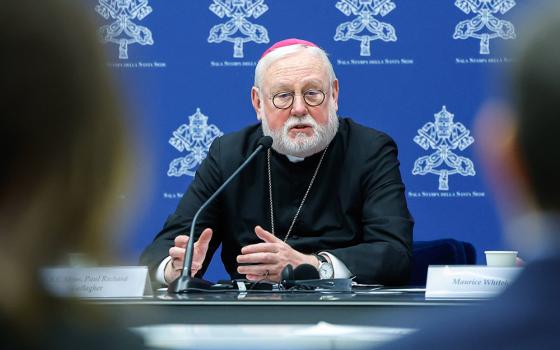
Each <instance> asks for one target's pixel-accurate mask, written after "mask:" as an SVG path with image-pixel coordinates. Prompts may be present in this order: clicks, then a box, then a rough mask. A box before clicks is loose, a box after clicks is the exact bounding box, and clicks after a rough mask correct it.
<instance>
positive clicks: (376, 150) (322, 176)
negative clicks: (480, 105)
mask: <svg viewBox="0 0 560 350" xmlns="http://www.w3.org/2000/svg"><path fill="white" fill-rule="evenodd" d="M262 136H263V133H262V129H261V126H260V125H253V126H250V127H247V128H245V129H243V130H241V131H239V132H236V133H232V134H228V135H225V136H222V137H220V138H217V139H216V140H215V141H214V142H213V143H212V146H211V147H210V150H209V153H208V156H207V158H206V159H205V160H204V161H203V162H202V164H201V165H200V167H199V169H198V171H197V173H196V176H195V178H194V180H193V181H192V183H191V185H190V186H189V189H188V190H187V192H186V193H185V195H184V196H183V198H182V199H181V201H180V203H179V206H178V207H177V210H176V211H175V213H174V214H172V215H170V216H169V217H168V219H167V221H166V222H165V225H164V227H163V229H162V230H161V232H160V233H159V234H158V235H157V236H156V238H155V239H154V241H153V242H152V243H151V244H150V245H149V246H148V247H147V248H146V250H145V251H144V252H143V254H142V257H141V263H142V264H145V265H148V266H149V267H150V269H151V271H152V273H153V272H154V271H155V270H156V269H157V266H158V265H159V264H160V263H161V261H162V260H163V259H164V258H165V257H166V256H167V255H168V251H169V248H170V247H172V246H173V245H174V242H173V240H174V238H175V237H176V236H177V235H179V234H188V232H189V229H190V224H191V221H192V218H193V216H194V214H195V212H196V211H197V210H198V209H199V208H200V206H201V204H202V203H203V202H204V201H205V200H206V199H207V198H208V197H209V196H210V195H211V194H212V193H213V192H214V191H215V190H216V189H217V188H218V187H219V186H220V185H221V184H222V183H223V182H224V181H225V180H226V179H227V178H228V176H230V175H231V174H232V173H233V172H234V171H235V169H236V168H237V167H238V166H239V165H240V164H241V163H242V162H243V161H244V160H245V159H246V158H247V156H248V155H249V154H250V153H251V152H253V150H254V149H255V148H256V145H257V142H258V140H259V139H260V138H261V137H262ZM271 153H272V156H271V175H272V197H273V206H274V219H275V222H274V225H275V233H276V236H277V237H279V238H281V239H284V237H285V235H286V232H287V231H288V228H289V226H290V224H291V222H292V220H293V218H294V215H295V213H296V211H297V209H298V207H299V205H300V203H301V200H302V198H303V196H304V194H305V191H306V190H307V188H308V185H309V182H310V181H311V178H312V176H313V173H314V171H315V169H316V167H317V164H318V162H319V159H320V157H321V153H322V152H319V153H317V154H315V155H313V156H310V157H308V158H306V159H305V160H303V161H301V162H297V163H293V162H290V160H288V158H287V157H286V156H284V155H281V154H279V153H276V152H275V151H272V152H271ZM413 223H414V222H413V219H412V217H411V215H410V213H409V211H408V208H407V205H406V200H405V196H404V185H403V183H402V180H401V175H400V171H399V161H398V160H397V146H396V144H395V143H394V141H393V140H392V139H391V138H390V137H389V136H387V135H386V134H384V133H381V132H379V131H376V130H374V129H371V128H367V127H364V126H361V125H359V124H356V123H355V122H353V121H352V120H351V119H340V125H339V130H338V132H337V134H336V136H335V137H334V139H333V141H332V142H331V144H330V145H329V147H328V150H327V153H326V154H325V157H324V160H323V163H322V165H321V168H320V170H319V172H318V174H317V177H316V179H315V183H314V184H313V187H312V188H311V190H310V192H309V195H308V197H307V200H306V202H305V204H304V205H303V208H302V209H301V212H300V214H299V217H298V219H297V221H296V223H295V225H294V227H293V229H292V232H291V234H290V236H289V238H288V240H287V243H288V244H289V245H290V246H291V247H292V248H294V249H296V250H298V251H300V252H302V253H318V252H329V253H331V254H333V255H334V256H336V257H337V258H338V259H340V260H341V261H342V262H343V263H344V264H345V265H346V266H347V267H348V269H349V270H350V271H351V272H352V274H353V275H355V276H356V281H358V282H363V283H366V282H367V283H381V284H385V285H397V284H404V283H406V282H407V281H408V279H409V273H410V272H409V270H410V264H411V257H412V227H413ZM256 225H260V226H262V227H263V228H264V229H266V230H268V231H270V229H271V224H270V197H269V184H268V173H267V160H266V152H262V153H261V154H259V155H258V156H257V158H256V159H254V160H253V162H252V163H251V164H250V165H249V166H248V167H247V168H246V169H244V170H243V172H242V173H241V174H240V175H239V176H238V177H237V179H235V180H234V181H233V182H232V183H231V184H230V185H229V186H228V187H227V189H226V190H225V192H223V193H222V194H221V195H219V196H218V197H217V198H216V199H215V200H214V202H213V203H212V204H210V205H209V206H208V207H207V208H206V210H205V211H204V212H203V213H202V214H201V215H200V217H199V219H198V222H197V228H196V234H197V237H198V235H199V234H200V233H201V232H202V230H203V229H204V228H206V227H210V228H212V229H213V231H214V234H213V236H212V240H211V242H210V247H209V250H208V255H207V257H206V260H205V262H204V265H203V268H202V270H201V271H200V272H199V274H203V273H204V271H206V268H207V267H208V264H209V262H210V259H211V257H212V255H213V253H214V252H215V250H216V249H217V248H218V246H219V245H220V244H222V256H221V257H222V261H223V263H224V266H225V269H226V270H227V272H228V273H229V274H230V276H231V277H232V278H243V276H241V275H239V274H238V273H237V271H236V270H237V262H236V256H237V255H238V254H240V251H241V248H242V247H244V246H246V245H249V244H255V243H259V242H261V241H260V239H259V238H258V237H257V236H256V235H255V232H254V229H255V226H256Z"/></svg>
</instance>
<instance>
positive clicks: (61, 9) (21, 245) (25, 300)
mask: <svg viewBox="0 0 560 350" xmlns="http://www.w3.org/2000/svg"><path fill="white" fill-rule="evenodd" d="M78 6H79V5H76V4H72V2H69V1H63V0H41V1H36V0H20V1H17V2H6V3H4V4H3V5H2V11H0V42H2V46H3V54H2V55H1V56H0V69H1V70H2V81H1V83H0V84H2V85H4V84H5V85H6V86H3V88H2V96H0V101H2V106H3V110H2V116H1V118H0V152H2V171H0V273H1V274H2V276H3V277H4V278H5V279H6V280H8V281H9V283H6V284H5V285H4V286H3V288H2V292H0V293H1V294H0V299H1V300H2V301H1V302H0V303H1V304H0V309H3V311H5V312H6V313H7V314H9V315H15V317H18V318H20V319H22V322H26V321H29V319H30V318H33V317H39V316H40V315H39V312H38V311H37V310H38V307H39V306H40V304H41V300H43V298H42V296H41V293H40V291H41V287H40V282H39V279H38V277H37V271H38V269H39V268H40V267H42V266H44V265H48V264H53V263H57V262H59V261H60V259H61V258H62V257H64V255H65V254H66V253H69V252H85V253H87V254H89V255H90V256H92V257H94V258H97V259H100V260H101V261H103V260H104V259H105V258H106V257H107V255H108V254H107V251H108V246H110V245H111V240H112V237H111V230H110V229H109V226H110V220H109V217H110V215H111V214H113V213H114V212H115V208H116V202H117V189H118V188H120V186H121V185H122V184H123V183H124V181H123V178H124V173H125V169H126V167H127V162H128V161H129V154H128V147H127V137H126V134H125V126H124V121H123V118H122V111H121V109H120V107H119V103H118V97H117V94H116V91H115V88H114V86H113V83H112V81H111V78H110V76H109V73H108V72H107V70H106V67H105V64H104V61H105V57H104V54H103V52H102V51H101V49H100V47H99V45H98V43H97V37H96V33H95V28H94V26H93V24H92V22H91V20H90V18H88V17H87V16H86V15H85V14H84V12H83V11H81V9H79V8H78ZM45 28H49V29H48V30H45ZM53 33H56V35H53ZM38 291H39V292H38Z"/></svg>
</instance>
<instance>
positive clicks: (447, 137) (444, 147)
mask: <svg viewBox="0 0 560 350" xmlns="http://www.w3.org/2000/svg"><path fill="white" fill-rule="evenodd" d="M434 117H435V121H434V122H428V123H426V124H424V126H423V127H422V128H421V129H419V130H418V135H416V136H415V137H414V142H416V143H417V144H418V145H419V146H420V147H422V148H423V149H424V150H426V151H427V150H428V149H432V150H434V152H433V153H432V154H430V155H427V156H423V157H420V158H418V159H417V160H416V161H415V162H414V168H413V169H412V174H413V175H426V174H434V175H438V176H439V190H442V191H447V190H449V175H454V174H459V175H462V176H474V175H476V172H475V170H474V164H473V162H472V161H471V160H470V159H468V158H465V157H461V156H458V155H457V154H455V152H454V151H456V150H457V149H458V150H460V151H463V150H465V149H466V148H467V147H469V146H470V145H471V144H472V143H473V142H474V137H472V136H471V135H470V131H469V130H468V129H467V128H466V127H465V126H464V125H463V124H461V123H455V122H454V121H453V118H454V115H453V114H451V113H449V112H448V111H447V109H446V108H445V106H443V108H442V110H441V111H440V112H438V113H436V114H434Z"/></svg>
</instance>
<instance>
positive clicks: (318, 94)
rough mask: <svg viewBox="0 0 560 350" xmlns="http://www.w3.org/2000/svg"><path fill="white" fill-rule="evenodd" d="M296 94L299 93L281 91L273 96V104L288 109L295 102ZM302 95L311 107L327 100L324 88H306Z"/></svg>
mask: <svg viewBox="0 0 560 350" xmlns="http://www.w3.org/2000/svg"><path fill="white" fill-rule="evenodd" d="M296 95H299V94H296V93H295V92H279V93H277V94H274V96H272V104H273V105H274V107H276V108H278V109H288V108H290V107H292V105H293V104H294V98H295V97H296ZM301 96H303V100H304V101H305V103H306V104H307V105H308V106H310V107H315V106H318V105H320V104H321V103H323V101H324V100H325V93H324V92H323V91H322V90H316V89H309V90H305V91H304V92H303V94H301Z"/></svg>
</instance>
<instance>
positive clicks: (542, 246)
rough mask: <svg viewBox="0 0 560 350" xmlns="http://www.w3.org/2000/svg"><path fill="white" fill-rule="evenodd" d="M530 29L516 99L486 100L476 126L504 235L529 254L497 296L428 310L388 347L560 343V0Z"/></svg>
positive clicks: (523, 42)
mask: <svg viewBox="0 0 560 350" xmlns="http://www.w3.org/2000/svg"><path fill="white" fill-rule="evenodd" d="M541 5H542V4H541ZM524 29H525V30H524V31H523V32H524V33H526V36H525V37H524V38H520V39H519V43H517V44H516V45H517V48H516V49H515V50H513V55H514V57H515V62H516V63H515V64H514V66H513V69H512V71H511V74H510V76H511V83H510V84H508V86H509V87H510V89H511V90H512V91H509V92H510V94H511V96H510V98H511V102H510V103H509V104H510V105H511V106H506V105H504V104H500V103H490V104H487V105H486V106H485V108H483V109H482V110H481V112H480V113H479V116H478V118H477V129H478V130H479V131H480V133H479V135H478V141H479V143H481V144H483V145H484V146H483V147H481V149H483V150H484V152H483V153H482V154H481V158H482V160H483V161H484V165H485V168H486V169H485V170H486V173H487V174H486V175H487V177H488V180H489V183H490V185H491V189H492V190H493V191H494V193H495V198H496V199H497V202H498V203H497V207H498V209H499V212H500V215H501V217H502V221H503V224H504V225H503V226H504V228H505V229H504V231H505V232H504V236H505V237H504V238H505V239H506V240H507V241H508V242H509V243H510V244H511V245H512V246H513V247H515V248H516V249H518V250H519V253H520V255H521V256H523V257H525V258H527V261H528V264H527V265H526V266H525V267H524V268H523V271H521V273H520V275H519V277H518V278H517V279H516V280H515V281H514V282H513V283H512V284H511V285H510V286H509V287H508V288H507V289H506V290H505V291H504V292H503V293H502V294H500V295H499V296H497V297H496V298H495V299H493V300H489V301H486V302H484V303H483V304H482V305H479V306H473V307H468V308H466V309H462V310H456V309H455V310H454V311H453V312H449V313H448V315H447V316H446V317H443V316H441V315H438V316H434V315H426V316H425V319H424V322H423V325H422V326H421V327H420V330H419V331H418V332H416V333H414V334H413V335H411V336H408V337H404V338H402V339H400V340H398V341H397V342H395V343H391V344H387V345H386V347H383V348H386V349H432V348H438V349H481V348H483V349H559V348H560V314H559V313H558V312H557V310H560V299H558V291H559V290H560V281H559V280H558V278H557V276H558V274H559V273H560V182H558V179H557V174H556V171H557V169H560V154H559V152H560V138H558V135H557V133H558V130H560V118H559V115H560V43H559V42H558V33H560V7H558V5H557V4H553V6H552V7H549V6H546V7H544V11H543V9H541V10H539V14H538V15H535V14H533V16H532V17H530V19H529V20H527V22H526V23H525V27H524Z"/></svg>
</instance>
